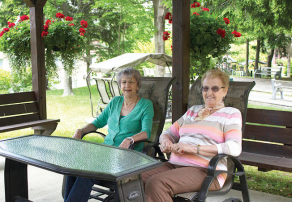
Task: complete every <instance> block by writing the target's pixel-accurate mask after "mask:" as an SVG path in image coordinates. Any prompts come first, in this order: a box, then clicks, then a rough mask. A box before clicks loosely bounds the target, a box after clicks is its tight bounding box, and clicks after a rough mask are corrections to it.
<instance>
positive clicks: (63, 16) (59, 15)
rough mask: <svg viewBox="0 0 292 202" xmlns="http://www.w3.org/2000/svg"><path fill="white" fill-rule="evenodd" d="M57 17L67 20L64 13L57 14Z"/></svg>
mask: <svg viewBox="0 0 292 202" xmlns="http://www.w3.org/2000/svg"><path fill="white" fill-rule="evenodd" d="M56 17H57V18H65V15H64V14H62V13H57V14H56Z"/></svg>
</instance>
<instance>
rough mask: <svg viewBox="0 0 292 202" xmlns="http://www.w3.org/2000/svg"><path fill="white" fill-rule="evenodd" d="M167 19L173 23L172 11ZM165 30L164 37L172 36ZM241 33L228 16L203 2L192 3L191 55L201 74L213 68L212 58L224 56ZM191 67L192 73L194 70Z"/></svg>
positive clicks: (195, 66)
mask: <svg viewBox="0 0 292 202" xmlns="http://www.w3.org/2000/svg"><path fill="white" fill-rule="evenodd" d="M165 19H167V20H169V23H172V15H171V13H167V14H166V16H165ZM169 35H170V34H169V33H168V32H164V34H163V39H164V40H167V39H168V38H169V37H170V36H169ZM240 36H241V34H240V33H239V32H237V31H236V30H233V29H232V25H231V24H230V20H229V19H228V18H226V17H225V18H223V17H217V16H214V15H212V13H211V12H210V10H209V8H204V7H203V6H202V5H201V3H199V2H194V3H193V4H192V5H191V16H190V56H191V64H192V65H193V67H194V68H196V69H197V70H198V71H199V72H200V73H201V74H203V73H204V72H205V71H206V70H207V69H210V68H212V67H213V66H212V64H211V62H210V61H211V58H216V57H220V56H223V55H224V54H226V53H227V51H228V50H229V49H230V44H231V43H233V40H234V38H236V37H240ZM192 70H193V69H192V68H191V74H192V73H194V72H192Z"/></svg>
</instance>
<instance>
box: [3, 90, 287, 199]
mask: <svg viewBox="0 0 292 202" xmlns="http://www.w3.org/2000/svg"><path fill="white" fill-rule="evenodd" d="M73 91H74V94H75V96H67V97H63V96H62V94H63V90H49V91H47V112H48V115H47V117H48V118H51V119H60V120H61V121H60V123H59V124H58V127H57V129H56V131H55V132H54V133H53V135H55V136H65V137H71V136H72V135H73V133H74V131H75V130H76V129H77V128H80V127H82V126H84V125H85V124H86V123H85V120H86V119H90V118H92V115H91V105H90V99H89V91H88V89H87V87H82V88H77V89H74V90H73ZM91 92H92V93H93V102H94V103H95V107H96V103H97V102H98V99H99V96H98V93H97V89H96V87H95V86H91ZM248 107H249V108H264V109H271V110H287V111H292V108H283V107H276V106H274V105H269V106H263V105H262V104H255V103H253V104H249V106H248ZM170 125H171V124H170V123H166V124H165V128H168V127H169V126H170ZM101 131H102V132H104V133H107V130H106V129H101ZM32 133H33V131H32V130H31V129H25V130H18V131H15V132H7V133H1V134H0V139H5V138H11V137H16V136H22V135H28V134H32ZM91 138H93V137H91ZM97 141H99V142H101V141H102V139H99V138H98V139H97ZM245 169H246V173H247V180H248V187H249V189H250V190H256V191H262V192H267V193H271V194H275V195H281V196H284V197H289V198H292V196H291V194H292V173H288V172H281V171H269V172H259V171H257V168H256V167H253V166H245Z"/></svg>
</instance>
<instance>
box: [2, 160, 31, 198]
mask: <svg viewBox="0 0 292 202" xmlns="http://www.w3.org/2000/svg"><path fill="white" fill-rule="evenodd" d="M4 181H5V201H6V202H12V201H13V199H14V197H16V196H20V197H23V198H26V199H28V185H27V165H26V164H23V163H19V162H17V161H13V160H10V159H7V158H6V161H5V169H4Z"/></svg>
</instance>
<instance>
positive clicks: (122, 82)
mask: <svg viewBox="0 0 292 202" xmlns="http://www.w3.org/2000/svg"><path fill="white" fill-rule="evenodd" d="M127 83H128V84H129V85H133V84H134V83H137V81H121V84H123V85H126V84H127Z"/></svg>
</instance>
